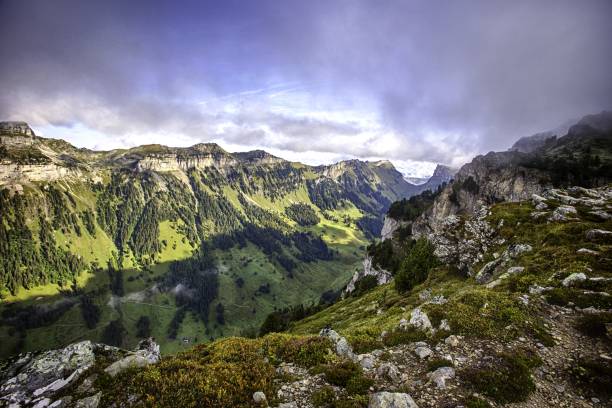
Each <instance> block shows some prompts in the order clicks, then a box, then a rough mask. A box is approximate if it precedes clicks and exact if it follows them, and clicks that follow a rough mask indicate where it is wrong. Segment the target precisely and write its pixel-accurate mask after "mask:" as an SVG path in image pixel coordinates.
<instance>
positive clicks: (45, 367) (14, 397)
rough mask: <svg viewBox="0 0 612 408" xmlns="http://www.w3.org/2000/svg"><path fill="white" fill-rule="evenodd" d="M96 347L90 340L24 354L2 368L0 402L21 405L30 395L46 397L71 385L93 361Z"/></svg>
mask: <svg viewBox="0 0 612 408" xmlns="http://www.w3.org/2000/svg"><path fill="white" fill-rule="evenodd" d="M95 348H96V346H95V345H94V344H93V343H92V342H90V341H83V342H80V343H74V344H71V345H69V346H67V347H65V348H63V349H57V350H49V351H45V352H42V353H34V354H33V353H28V354H26V355H23V356H20V357H19V358H18V359H16V360H15V361H13V362H12V364H9V365H8V367H5V368H4V370H3V371H4V372H3V374H4V378H6V380H5V381H4V383H2V384H1V385H0V401H6V402H9V403H15V404H17V405H21V404H22V403H24V402H25V401H27V400H30V398H31V397H32V396H34V397H43V396H49V395H52V394H54V393H55V392H57V391H58V390H61V389H62V388H64V387H65V386H67V385H68V384H71V383H72V382H74V381H75V380H76V379H78V378H79V377H80V375H81V374H82V373H83V372H84V371H86V370H87V369H88V368H89V367H91V366H92V365H93V364H94V362H95V358H96V357H95Z"/></svg>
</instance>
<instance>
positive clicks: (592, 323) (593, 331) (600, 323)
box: [576, 313, 612, 337]
mask: <svg viewBox="0 0 612 408" xmlns="http://www.w3.org/2000/svg"><path fill="white" fill-rule="evenodd" d="M609 323H612V313H601V314H587V315H584V316H582V317H580V318H579V319H578V321H577V322H576V328H577V329H578V330H580V331H581V332H582V333H584V334H586V335H587V336H590V337H605V336H606V333H607V330H606V324H609Z"/></svg>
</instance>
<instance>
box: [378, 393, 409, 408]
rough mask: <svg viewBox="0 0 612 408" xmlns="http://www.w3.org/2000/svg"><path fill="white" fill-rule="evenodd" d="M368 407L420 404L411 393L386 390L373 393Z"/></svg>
mask: <svg viewBox="0 0 612 408" xmlns="http://www.w3.org/2000/svg"><path fill="white" fill-rule="evenodd" d="M368 408H419V406H418V405H417V404H416V402H414V400H413V399H412V397H411V396H410V395H409V394H405V393H402V392H386V391H384V392H377V393H376V394H372V396H371V397H370V403H369V404H368Z"/></svg>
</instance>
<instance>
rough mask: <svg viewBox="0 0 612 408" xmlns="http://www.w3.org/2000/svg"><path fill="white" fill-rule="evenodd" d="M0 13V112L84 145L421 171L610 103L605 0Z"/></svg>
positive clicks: (25, 7) (139, 6)
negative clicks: (192, 147)
mask: <svg viewBox="0 0 612 408" xmlns="http://www.w3.org/2000/svg"><path fill="white" fill-rule="evenodd" d="M0 14H2V15H3V24H2V25H0V59H1V60H2V61H3V63H2V64H1V65H0V89H2V92H0V117H1V118H6V119H22V120H27V121H29V122H31V123H32V124H33V125H34V126H35V127H36V128H37V129H40V130H41V131H44V132H45V133H46V134H49V135H54V136H61V137H64V138H66V139H68V140H70V141H72V142H73V143H75V144H78V145H86V146H88V147H94V146H104V147H105V148H110V147H119V146H126V145H127V146H131V145H134V144H139V143H152V142H157V143H166V144H179V145H186V144H190V143H195V142H200V141H211V140H216V141H218V142H219V143H221V144H222V145H224V146H240V147H243V148H255V147H257V148H265V149H269V150H273V151H275V152H280V153H282V154H283V155H284V156H286V157H291V158H295V157H304V158H305V159H304V160H317V158H320V160H332V159H335V158H338V157H342V158H348V157H360V158H376V157H381V158H390V159H393V160H395V161H396V162H398V163H399V162H402V163H407V165H412V164H411V163H415V162H419V163H421V162H427V163H426V164H425V165H424V167H423V168H430V167H431V163H432V162H443V163H447V164H452V165H458V164H461V163H463V162H465V161H467V160H469V158H470V157H471V156H473V155H475V154H478V153H485V152H487V151H489V150H500V149H505V148H507V147H508V146H510V145H511V144H512V142H513V141H514V140H515V139H517V138H518V137H520V136H524V135H528V134H531V133H535V132H538V131H542V130H546V129H550V128H554V127H556V126H558V125H559V124H561V123H564V122H565V121H566V120H567V119H568V118H575V117H580V116H581V115H583V114H586V113H591V112H597V111H600V110H602V109H610V108H612V42H610V41H609V40H608V39H609V38H612V25H610V24H609V16H610V15H612V3H610V2H609V1H606V0H592V1H589V2H576V1H571V0H559V1H557V0H555V1H552V0H550V1H549V0H543V1H538V2H532V1H521V0H519V1H513V2H501V1H499V2H498V1H490V0H480V1H479V0H472V1H466V2H461V3H459V2H442V1H411V2H404V1H386V2H382V3H381V2H370V1H348V0H346V1H344V0H335V1H317V0H315V1H311V2H301V1H283V2H277V1H266V0H262V1H258V2H246V3H245V2H242V1H224V2H208V1H185V2H181V6H180V7H178V6H177V5H176V3H175V2H171V1H138V0H135V1H130V2H125V1H118V0H117V1H116V0H108V1H105V2H85V3H84V2H80V1H77V0H54V1H52V2H50V1H46V0H32V1H28V2H24V1H20V0H5V1H3V2H0ZM414 166H417V164H414Z"/></svg>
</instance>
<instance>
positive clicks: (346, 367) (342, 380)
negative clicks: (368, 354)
mask: <svg viewBox="0 0 612 408" xmlns="http://www.w3.org/2000/svg"><path fill="white" fill-rule="evenodd" d="M323 373H324V374H325V379H326V380H327V382H329V383H330V384H333V385H337V386H340V387H346V385H347V384H348V382H349V380H350V379H351V378H352V377H355V376H360V375H361V366H359V364H357V363H354V362H352V361H342V362H340V363H337V364H329V365H327V366H325V367H324V368H323Z"/></svg>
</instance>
